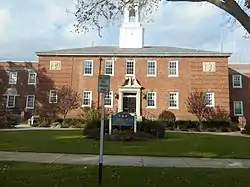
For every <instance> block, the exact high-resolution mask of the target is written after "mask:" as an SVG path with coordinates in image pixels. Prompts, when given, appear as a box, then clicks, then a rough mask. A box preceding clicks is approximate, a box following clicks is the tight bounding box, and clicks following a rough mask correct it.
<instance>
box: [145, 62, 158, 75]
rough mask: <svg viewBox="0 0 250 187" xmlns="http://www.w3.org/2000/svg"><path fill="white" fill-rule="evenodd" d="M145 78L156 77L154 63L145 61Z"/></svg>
mask: <svg viewBox="0 0 250 187" xmlns="http://www.w3.org/2000/svg"><path fill="white" fill-rule="evenodd" d="M147 76H156V61H153V60H149V61H147Z"/></svg>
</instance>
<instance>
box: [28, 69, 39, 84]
mask: <svg viewBox="0 0 250 187" xmlns="http://www.w3.org/2000/svg"><path fill="white" fill-rule="evenodd" d="M31 74H34V75H35V82H34V83H33V82H30V80H31V79H30V77H31V76H30V75H31ZM36 77H37V74H36V73H35V72H29V76H28V85H36Z"/></svg>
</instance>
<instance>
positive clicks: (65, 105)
mask: <svg viewBox="0 0 250 187" xmlns="http://www.w3.org/2000/svg"><path fill="white" fill-rule="evenodd" d="M57 97H58V100H57V103H56V104H55V110H56V112H58V113H60V114H62V115H63V119H65V118H66V116H67V114H68V113H69V111H71V110H74V109H77V108H78V107H79V106H80V95H79V94H78V93H77V92H76V91H74V90H73V88H72V87H70V86H63V87H62V88H60V89H58V91H57Z"/></svg>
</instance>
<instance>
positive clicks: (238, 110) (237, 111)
mask: <svg viewBox="0 0 250 187" xmlns="http://www.w3.org/2000/svg"><path fill="white" fill-rule="evenodd" d="M234 115H235V116H243V102H242V101H234Z"/></svg>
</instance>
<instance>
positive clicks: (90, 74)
mask: <svg viewBox="0 0 250 187" xmlns="http://www.w3.org/2000/svg"><path fill="white" fill-rule="evenodd" d="M86 62H91V73H86V72H85V63H86ZM93 67H94V61H93V60H84V62H83V75H84V76H93V69H94V68H93Z"/></svg>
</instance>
